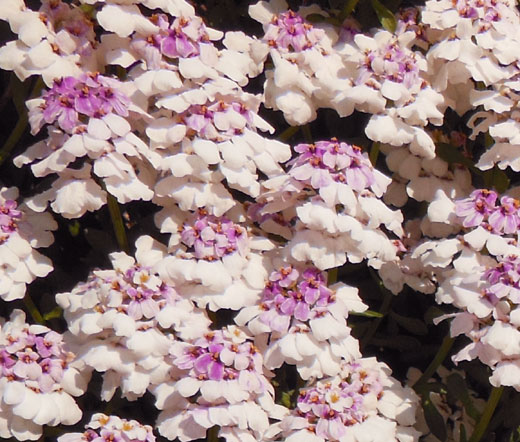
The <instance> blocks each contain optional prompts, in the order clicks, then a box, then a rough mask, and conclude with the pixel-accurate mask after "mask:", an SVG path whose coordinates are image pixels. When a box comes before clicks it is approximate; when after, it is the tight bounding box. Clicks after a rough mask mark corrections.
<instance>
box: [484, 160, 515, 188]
mask: <svg viewBox="0 0 520 442" xmlns="http://www.w3.org/2000/svg"><path fill="white" fill-rule="evenodd" d="M484 182H485V183H487V184H488V187H494V188H495V189H496V191H497V192H499V193H502V192H505V191H506V190H507V189H508V188H509V178H508V177H507V175H506V173H505V172H504V171H503V170H500V169H499V168H498V167H496V166H495V167H493V169H490V170H486V171H485V172H484Z"/></svg>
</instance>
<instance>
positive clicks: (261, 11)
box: [249, 0, 350, 125]
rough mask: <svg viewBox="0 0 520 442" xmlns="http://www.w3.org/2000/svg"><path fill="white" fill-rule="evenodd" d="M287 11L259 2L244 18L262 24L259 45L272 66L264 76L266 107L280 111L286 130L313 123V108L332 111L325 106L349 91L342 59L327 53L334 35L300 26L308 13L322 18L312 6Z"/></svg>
mask: <svg viewBox="0 0 520 442" xmlns="http://www.w3.org/2000/svg"><path fill="white" fill-rule="evenodd" d="M287 8H288V5H287V3H286V2H285V1H278V0H271V1H270V2H269V3H268V2H264V1H260V2H258V3H257V4H255V5H251V6H250V7H249V15H250V16H251V17H252V18H254V19H255V20H257V21H259V22H260V23H262V25H263V28H264V32H265V34H264V36H263V37H262V39H261V41H262V42H263V43H264V45H265V48H266V49H268V51H265V54H266V56H267V54H269V55H270V56H271V59H272V61H273V64H274V69H273V70H270V71H267V72H266V78H267V81H266V83H265V85H264V89H265V102H266V103H265V104H266V106H267V107H272V108H273V109H276V110H281V111H282V112H283V113H284V117H285V119H286V120H287V121H288V122H289V123H290V124H293V125H302V124H305V123H307V122H309V121H312V120H313V119H315V118H316V110H317V108H318V107H333V105H332V106H331V105H330V104H329V101H330V100H332V98H333V97H334V95H335V94H336V93H338V91H339V90H340V89H341V88H343V87H345V88H346V87H349V86H350V80H349V79H346V78H345V77H344V75H343V73H342V71H341V69H342V67H343V66H342V63H341V59H340V57H339V56H338V54H336V53H335V51H334V50H333V49H332V45H333V43H334V42H335V41H336V40H337V38H338V36H337V34H336V31H335V30H334V29H332V27H330V26H329V27H326V29H321V28H320V27H319V26H318V25H315V24H311V23H310V22H308V21H306V20H305V16H306V15H308V14H311V13H320V14H323V15H327V13H326V12H324V11H321V10H320V9H319V8H318V7H316V6H315V7H309V8H301V9H300V10H299V11H298V12H294V11H291V10H287ZM261 53H262V54H263V53H264V52H263V51H261Z"/></svg>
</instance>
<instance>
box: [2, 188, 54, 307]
mask: <svg viewBox="0 0 520 442" xmlns="http://www.w3.org/2000/svg"><path fill="white" fill-rule="evenodd" d="M17 199H18V189H17V188H15V187H11V188H7V187H2V188H0V296H1V297H2V299H4V300H6V301H12V300H15V299H21V298H23V297H24V295H25V290H26V285H27V284H29V283H31V282H32V281H34V279H36V278H37V277H44V276H47V275H48V274H49V273H50V272H51V271H52V269H53V267H52V263H51V261H50V260H49V259H48V258H46V257H45V256H43V255H42V254H40V253H39V252H38V251H36V250H35V249H37V248H40V247H48V246H50V245H51V244H52V243H53V242H54V236H53V235H52V233H51V231H52V230H56V228H57V227H58V226H57V224H56V222H55V221H54V219H53V218H52V216H51V215H50V214H49V213H41V214H40V213H36V212H35V211H34V210H31V208H30V207H28V206H27V205H26V204H25V203H22V204H20V205H18V202H17Z"/></svg>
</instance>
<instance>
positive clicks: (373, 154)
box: [368, 142, 381, 166]
mask: <svg viewBox="0 0 520 442" xmlns="http://www.w3.org/2000/svg"><path fill="white" fill-rule="evenodd" d="M380 146H381V145H380V144H379V143H378V142H374V143H372V147H371V149H370V154H369V155H368V157H369V158H370V162H371V163H372V166H375V165H376V163H377V157H378V156H379V147H380Z"/></svg>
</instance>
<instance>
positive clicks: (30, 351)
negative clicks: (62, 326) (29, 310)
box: [0, 310, 88, 440]
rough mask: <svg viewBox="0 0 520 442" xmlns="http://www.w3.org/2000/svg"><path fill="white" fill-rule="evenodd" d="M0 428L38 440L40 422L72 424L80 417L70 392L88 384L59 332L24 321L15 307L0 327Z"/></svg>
mask: <svg viewBox="0 0 520 442" xmlns="http://www.w3.org/2000/svg"><path fill="white" fill-rule="evenodd" d="M0 355H1V356H0V395H1V397H2V402H1V405H0V432H1V436H2V437H3V438H10V437H15V438H17V439H18V440H27V439H29V440H37V439H39V438H40V436H41V434H42V425H51V426H56V425H60V424H66V425H71V424H74V423H76V422H77V421H79V420H80V419H81V414H82V412H81V410H80V408H79V407H78V405H77V404H76V402H75V401H74V399H73V397H72V396H80V395H82V394H83V393H84V392H85V390H86V389H87V382H88V377H87V376H85V375H84V369H83V368H82V364H81V362H80V361H77V360H75V356H74V354H72V353H70V352H69V351H67V350H66V347H65V342H64V340H63V336H62V335H60V334H59V333H56V332H55V331H52V330H50V329H49V328H47V327H45V326H41V325H28V324H26V323H25V313H24V312H23V311H21V310H14V311H13V312H12V314H11V318H10V320H9V321H8V322H5V323H3V324H2V326H1V329H0Z"/></svg>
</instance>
